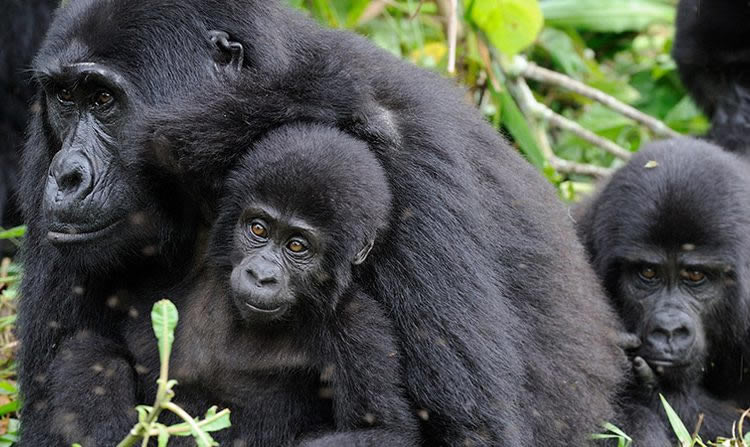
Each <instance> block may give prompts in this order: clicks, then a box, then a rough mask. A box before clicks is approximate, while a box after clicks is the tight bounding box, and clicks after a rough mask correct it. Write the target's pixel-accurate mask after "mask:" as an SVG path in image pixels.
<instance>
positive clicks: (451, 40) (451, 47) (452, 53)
mask: <svg viewBox="0 0 750 447" xmlns="http://www.w3.org/2000/svg"><path fill="white" fill-rule="evenodd" d="M457 37H458V0H450V11H449V12H448V73H451V74H453V73H455V72H456V40H457Z"/></svg>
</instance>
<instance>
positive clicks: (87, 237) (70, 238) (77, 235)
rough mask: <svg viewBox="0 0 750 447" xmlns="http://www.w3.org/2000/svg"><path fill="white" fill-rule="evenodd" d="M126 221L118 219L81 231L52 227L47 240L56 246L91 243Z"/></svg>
mask: <svg viewBox="0 0 750 447" xmlns="http://www.w3.org/2000/svg"><path fill="white" fill-rule="evenodd" d="M124 220H125V219H117V220H115V221H114V222H112V223H109V224H106V225H104V226H102V227H99V228H94V229H89V228H86V229H81V228H77V227H75V226H72V225H59V224H58V225H55V224H53V225H50V227H51V228H53V229H51V230H49V231H48V232H47V239H48V240H49V241H50V242H51V243H52V244H54V245H64V244H74V243H83V242H90V241H93V240H96V239H100V238H102V237H104V236H106V235H108V234H109V233H111V232H112V231H114V230H115V228H116V227H118V226H119V225H120V224H121V223H122V222H123V221H124Z"/></svg>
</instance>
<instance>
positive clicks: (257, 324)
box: [174, 125, 418, 445]
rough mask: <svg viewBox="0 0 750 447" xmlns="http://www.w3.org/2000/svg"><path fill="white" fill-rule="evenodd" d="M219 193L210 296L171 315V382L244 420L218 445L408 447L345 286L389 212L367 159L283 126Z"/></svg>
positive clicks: (352, 293)
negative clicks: (200, 392)
mask: <svg viewBox="0 0 750 447" xmlns="http://www.w3.org/2000/svg"><path fill="white" fill-rule="evenodd" d="M224 194H225V199H224V203H222V205H221V208H220V215H219V218H218V222H217V224H216V225H215V231H214V234H213V235H212V240H211V244H210V245H211V249H210V250H211V251H210V254H209V256H210V258H211V259H212V260H213V261H215V264H216V265H215V268H216V269H217V270H218V272H219V273H218V275H216V277H217V278H219V282H220V283H221V284H220V286H219V287H220V289H219V290H221V289H223V290H221V292H219V293H217V292H216V291H217V287H216V286H215V285H211V284H208V285H207V288H206V289H205V290H203V291H201V292H199V293H197V294H196V295H194V296H193V297H191V298H190V299H189V301H188V302H187V303H186V305H185V306H184V307H183V309H184V310H183V313H184V318H183V319H182V321H183V322H182V323H181V324H180V325H179V326H178V331H177V334H176V341H175V343H176V344H175V354H174V355H175V358H174V362H175V364H176V365H177V369H176V370H175V378H176V379H177V380H178V381H179V382H180V384H182V385H187V386H195V387H197V388H201V389H204V390H211V391H210V393H211V395H210V397H212V398H214V399H216V398H218V399H220V400H221V401H222V403H225V404H226V405H227V406H229V407H230V408H232V409H233V411H234V413H235V414H233V416H232V417H233V419H236V418H237V416H241V417H243V418H244V417H245V416H244V415H247V416H246V417H247V420H243V421H242V423H241V424H239V425H238V426H242V427H244V428H243V431H245V433H239V434H234V435H232V436H231V438H232V439H235V440H236V439H238V438H240V439H242V440H243V441H245V442H247V443H248V444H249V445H280V444H281V443H282V441H283V442H288V441H289V440H292V439H295V438H296V437H297V436H299V435H301V434H311V433H318V434H319V433H320V432H324V431H326V430H328V431H329V432H332V431H336V432H335V433H329V434H328V435H323V436H324V438H321V437H320V435H317V437H313V438H315V439H310V441H311V443H317V442H320V443H330V442H334V441H335V443H336V444H342V445H344V444H347V445H349V444H351V445H354V444H357V445H359V444H360V443H364V444H370V443H372V444H379V445H412V444H416V443H417V439H418V435H417V422H416V420H415V416H414V413H413V411H411V409H410V408H409V404H408V401H407V400H406V398H405V392H404V390H403V388H402V383H403V381H402V379H401V372H400V366H399V359H398V356H397V347H396V342H395V340H394V338H393V330H392V327H391V323H390V321H389V320H388V318H387V317H386V315H385V313H384V312H383V310H381V309H380V308H379V305H378V303H376V302H375V301H374V299H373V298H372V297H371V296H369V295H368V294H366V293H365V292H363V291H362V290H360V289H359V288H358V287H357V286H356V285H354V283H353V282H352V275H356V274H358V272H357V271H356V266H358V265H360V264H362V263H363V262H365V260H366V258H367V256H368V255H369V253H370V251H371V249H372V248H373V245H374V241H375V239H376V237H377V236H378V233H379V232H381V231H382V230H384V227H385V226H386V223H387V222H388V217H389V213H390V208H391V197H390V193H389V189H388V182H387V179H386V177H385V172H384V170H383V169H382V167H381V166H380V164H379V162H378V161H377V159H376V158H375V157H374V155H373V154H372V153H371V152H370V150H369V149H368V147H367V146H366V145H365V144H364V143H363V142H360V141H358V140H355V139H353V138H352V137H349V136H346V135H345V134H343V133H341V132H339V131H337V130H333V129H329V128H326V127H321V126H312V125H289V126H284V127H282V128H280V129H277V130H275V131H273V132H272V133H271V134H269V136H267V137H266V138H264V139H263V140H262V141H261V142H260V143H259V144H258V145H257V146H256V147H254V148H253V150H252V151H250V153H249V154H248V155H247V156H245V157H244V158H243V159H242V160H241V161H240V163H239V165H238V167H236V169H235V170H234V172H233V173H232V175H231V176H230V178H229V180H228V182H227V185H226V188H225V193H224ZM211 282H212V281H208V283H211ZM212 290H213V291H212ZM217 300H218V301H220V302H217ZM178 394H179V391H178ZM207 403H208V402H207ZM248 420H249V421H252V420H256V421H257V422H255V423H249V422H248ZM252 426H255V428H254V429H252V428H251V427H252ZM250 430H251V431H252V432H251V433H247V431H250ZM218 437H221V436H217V438H218ZM303 443H304V442H303Z"/></svg>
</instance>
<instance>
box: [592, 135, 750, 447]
mask: <svg viewBox="0 0 750 447" xmlns="http://www.w3.org/2000/svg"><path fill="white" fill-rule="evenodd" d="M650 161H655V162H656V166H655V167H648V166H647V163H648V162H650ZM652 164H653V163H652ZM649 166H650V165H649ZM579 233H580V236H581V238H582V240H583V241H584V244H585V246H586V247H587V249H588V250H589V253H590V255H591V260H592V262H593V265H594V268H595V270H596V271H597V273H598V274H599V275H600V277H601V278H602V280H603V281H604V284H605V287H606V288H607V291H608V292H609V294H610V296H611V297H612V299H613V300H614V303H615V305H616V307H617V308H618V310H619V312H620V315H621V316H622V318H623V319H624V321H625V326H626V328H627V330H628V331H630V332H631V333H632V334H634V335H635V337H634V340H636V339H637V340H638V341H636V342H635V343H633V345H632V346H631V347H632V363H633V371H634V375H635V377H634V380H633V383H632V386H631V387H630V389H629V390H628V391H627V392H626V393H625V396H624V397H623V401H624V402H626V404H627V405H626V413H627V415H626V419H627V423H626V427H625V428H626V431H627V432H628V433H629V434H630V435H631V436H632V437H633V439H634V440H635V441H636V442H637V443H638V445H644V446H662V445H663V446H666V445H674V440H669V438H670V433H672V430H671V429H670V428H669V424H668V422H667V419H666V416H665V413H664V410H663V408H662V405H661V403H660V400H659V397H658V394H659V393H662V394H663V395H664V396H665V397H666V399H667V401H668V402H669V403H670V404H671V405H672V406H673V407H674V408H675V410H676V411H677V413H678V414H679V415H680V417H681V418H682V420H683V421H684V422H685V424H686V425H687V426H688V427H689V428H692V427H694V426H695V425H696V423H697V421H698V415H699V414H700V413H703V414H704V415H705V419H704V421H703V424H702V426H701V430H700V434H701V436H702V437H703V439H716V437H717V436H719V435H727V434H728V433H730V432H731V429H732V422H733V421H736V420H737V419H738V417H739V414H740V413H739V412H738V411H737V409H738V408H740V407H743V408H746V407H748V406H750V380H749V379H750V374H748V369H747V366H746V364H745V362H746V361H747V360H746V359H747V358H748V356H749V355H750V295H749V294H750V289H749V287H750V284H749V283H748V279H749V278H750V276H748V275H750V271H748V269H749V268H750V169H749V168H748V166H747V165H746V164H745V163H744V162H742V161H741V160H739V159H738V158H737V157H735V156H734V155H733V154H729V153H726V152H723V151H721V150H719V149H718V148H717V147H715V146H713V145H711V144H708V143H705V142H701V141H698V140H694V139H687V138H684V139H675V140H667V141H663V142H659V143H653V144H651V145H650V146H648V147H646V148H644V149H642V150H641V151H640V152H639V153H638V154H637V155H635V156H634V157H633V159H632V160H631V161H630V162H629V163H628V164H627V165H626V166H625V167H623V168H622V169H620V170H619V171H618V172H617V173H616V174H615V175H614V176H613V178H612V179H611V181H610V182H609V184H607V185H606V187H605V188H604V189H603V190H602V191H601V193H600V194H599V195H598V196H597V197H596V199H595V200H594V201H593V202H592V204H591V205H590V208H589V209H588V210H587V211H586V214H585V217H584V219H583V221H582V222H581V226H580V228H579Z"/></svg>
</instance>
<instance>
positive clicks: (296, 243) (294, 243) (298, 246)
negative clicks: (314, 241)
mask: <svg viewBox="0 0 750 447" xmlns="http://www.w3.org/2000/svg"><path fill="white" fill-rule="evenodd" d="M286 248H287V249H288V250H289V251H291V252H292V253H304V252H306V251H307V243H306V242H305V241H302V240H300V239H292V240H291V241H289V243H288V244H286Z"/></svg>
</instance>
